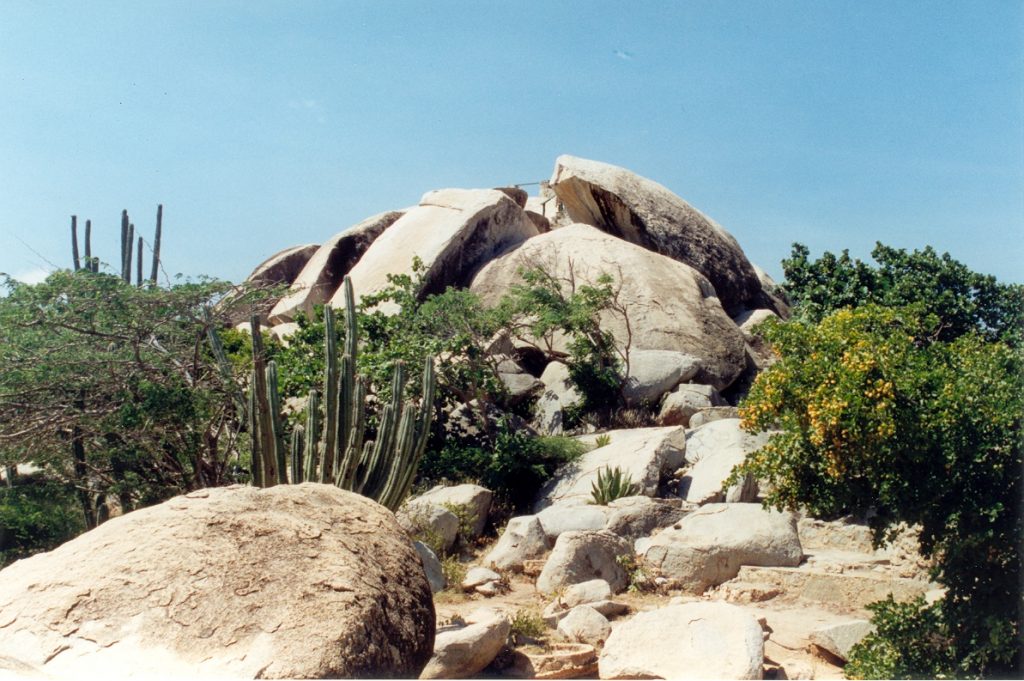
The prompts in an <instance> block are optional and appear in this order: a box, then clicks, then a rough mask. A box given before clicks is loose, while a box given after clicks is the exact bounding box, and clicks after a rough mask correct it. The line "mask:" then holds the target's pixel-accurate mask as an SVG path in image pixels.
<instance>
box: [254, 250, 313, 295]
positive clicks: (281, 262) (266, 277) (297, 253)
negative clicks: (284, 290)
mask: <svg viewBox="0 0 1024 681" xmlns="http://www.w3.org/2000/svg"><path fill="white" fill-rule="evenodd" d="M319 248H320V246H319V245H318V244H305V245H303V246H292V247H291V248H286V249H284V250H283V251H278V252H277V253H275V254H274V255H272V256H270V257H269V258H267V259H266V260H264V261H263V262H261V263H260V264H259V265H257V266H256V267H255V269H253V271H252V274H250V275H249V276H248V278H246V281H248V282H250V283H253V284H257V285H263V286H271V285H274V284H291V283H292V282H293V281H295V277H297V276H299V272H301V271H302V268H303V267H305V266H306V263H307V262H309V259H310V258H312V257H313V254H314V253H316V251H317V249H319Z"/></svg>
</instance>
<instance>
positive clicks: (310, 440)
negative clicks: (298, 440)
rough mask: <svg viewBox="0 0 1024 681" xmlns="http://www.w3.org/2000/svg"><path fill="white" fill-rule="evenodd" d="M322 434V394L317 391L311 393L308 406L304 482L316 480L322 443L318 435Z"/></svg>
mask: <svg viewBox="0 0 1024 681" xmlns="http://www.w3.org/2000/svg"><path fill="white" fill-rule="evenodd" d="M319 432H320V393H319V392H317V391H316V390H310V391H309V402H308V403H307V405H306V433H308V435H309V436H308V437H307V438H306V446H305V452H304V468H305V470H304V471H303V476H302V477H303V479H304V480H316V466H317V459H318V458H319V452H318V451H317V446H318V445H319V444H320V441H319V440H318V439H317V437H316V436H317V434H318V433H319Z"/></svg>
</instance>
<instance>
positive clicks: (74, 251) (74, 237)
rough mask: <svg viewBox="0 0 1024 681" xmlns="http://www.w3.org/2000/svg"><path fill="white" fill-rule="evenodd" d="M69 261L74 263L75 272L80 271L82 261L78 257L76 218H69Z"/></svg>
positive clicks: (74, 216) (75, 216)
mask: <svg viewBox="0 0 1024 681" xmlns="http://www.w3.org/2000/svg"><path fill="white" fill-rule="evenodd" d="M71 259H72V260H73V261H74V263H75V271H76V272H77V271H78V270H80V269H82V261H81V260H80V259H79V257H78V216H77V215H72V216H71Z"/></svg>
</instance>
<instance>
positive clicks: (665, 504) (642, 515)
mask: <svg viewBox="0 0 1024 681" xmlns="http://www.w3.org/2000/svg"><path fill="white" fill-rule="evenodd" d="M624 499H627V500H630V501H631V503H629V504H628V505H627V504H619V503H617V502H622V501H623V499H616V500H615V501H614V502H612V505H613V506H614V507H615V508H614V510H613V511H612V515H611V517H610V518H608V524H607V525H606V526H605V529H606V530H608V531H609V532H614V533H615V534H617V535H619V536H620V537H625V538H626V539H629V540H630V541H634V540H636V539H639V538H640V537H647V536H650V534H651V533H652V532H654V531H655V530H658V529H661V528H662V527H668V526H669V525H674V524H675V523H677V522H679V521H680V520H682V519H683V516H685V515H686V514H687V513H689V512H690V511H691V510H692V509H690V508H689V507H687V508H683V507H682V506H681V505H679V504H678V503H675V504H674V503H671V502H669V501H666V500H663V499H650V498H648V497H624ZM634 500H635V501H634Z"/></svg>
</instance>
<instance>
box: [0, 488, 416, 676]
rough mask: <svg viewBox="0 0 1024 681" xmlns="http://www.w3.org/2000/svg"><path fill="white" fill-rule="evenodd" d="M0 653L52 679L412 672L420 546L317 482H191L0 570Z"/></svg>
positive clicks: (372, 508)
mask: <svg viewBox="0 0 1024 681" xmlns="http://www.w3.org/2000/svg"><path fill="white" fill-rule="evenodd" d="M0 622H2V623H3V624H4V625H5V626H3V627H2V628H0V656H3V655H8V656H13V657H17V658H19V659H21V660H23V661H25V662H27V663H29V664H33V665H36V666H38V667H40V668H42V671H44V672H46V673H47V674H52V675H54V676H58V677H64V678H83V677H84V678H91V677H103V678H118V677H128V676H133V675H137V676H142V677H146V678H156V677H181V678H189V677H197V676H202V677H214V676H216V677H225V678H236V677H237V678H243V677H244V678H256V677H259V678H325V677H360V676H374V677H381V676H415V675H418V674H419V672H420V670H421V669H422V668H423V666H424V665H425V664H426V662H427V660H428V659H429V657H430V653H431V650H432V648H433V640H434V607H433V601H432V597H431V593H430V585H429V584H428V582H427V578H426V576H425V575H424V572H423V568H422V566H421V563H420V558H419V556H418V555H417V553H416V551H415V549H414V548H413V546H412V543H411V542H410V541H409V540H408V538H407V537H406V535H405V532H403V531H402V529H401V528H400V527H399V526H398V523H397V522H396V521H395V519H394V516H393V515H392V514H391V513H390V512H389V511H388V510H387V509H385V508H384V507H382V506H379V505H378V504H376V503H374V502H372V501H370V500H369V499H366V498H365V497H361V496H359V495H357V494H353V493H351V492H346V491H343V490H340V489H338V488H337V487H335V486H333V485H319V484H315V483H305V484H302V485H278V486H276V487H272V488H269V489H258V488H254V487H241V486H234V487H227V488H218V489H208V490H200V491H198V492H194V493H192V494H189V495H186V496H181V497H175V498H173V499H171V500H169V501H166V502H164V503H162V504H159V505H157V506H151V507H149V508H144V509H140V510H137V511H133V512H132V513H128V514H126V515H124V516H121V517H118V518H113V519H111V520H110V521H108V522H106V523H104V524H103V525H100V526H99V527H98V528H96V529H95V530H92V531H90V532H86V533H85V534H83V535H81V536H80V537H78V538H76V539H73V540H71V541H69V542H67V543H66V544H63V545H62V546H60V547H59V548H57V549H55V550H54V551H51V552H49V553H43V554H39V555H36V556H33V557H31V558H26V559H24V560H20V561H18V562H16V563H14V564H13V565H11V566H10V567H8V568H6V569H4V570H3V571H2V572H0Z"/></svg>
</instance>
